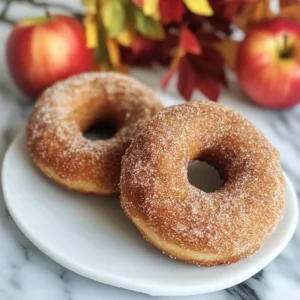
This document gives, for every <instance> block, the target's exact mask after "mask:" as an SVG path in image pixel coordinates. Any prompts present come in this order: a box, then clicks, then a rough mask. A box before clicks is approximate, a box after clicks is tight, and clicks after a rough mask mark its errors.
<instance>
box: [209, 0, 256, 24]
mask: <svg viewBox="0 0 300 300" xmlns="http://www.w3.org/2000/svg"><path fill="white" fill-rule="evenodd" d="M257 1H259V0H238V1H237V0H211V1H210V5H211V7H212V9H213V10H214V12H215V13H216V14H219V15H221V16H223V17H224V18H225V19H227V20H230V21H232V20H233V17H235V16H236V15H237V14H238V13H239V12H240V11H241V10H242V8H243V7H244V5H245V4H246V3H254V2H257Z"/></svg>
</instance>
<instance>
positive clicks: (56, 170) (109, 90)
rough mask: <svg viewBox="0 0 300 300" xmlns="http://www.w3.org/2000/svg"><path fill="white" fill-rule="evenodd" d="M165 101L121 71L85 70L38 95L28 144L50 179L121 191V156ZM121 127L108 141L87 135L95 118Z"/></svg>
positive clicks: (81, 188)
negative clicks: (161, 101) (87, 71)
mask: <svg viewBox="0 0 300 300" xmlns="http://www.w3.org/2000/svg"><path fill="white" fill-rule="evenodd" d="M161 108H162V104H161V103H160V101H159V99H158V98H157V97H156V96H155V94H154V92H153V91H152V90H151V89H149V88H148V87H146V86H145V85H143V84H142V83H140V82H138V81H137V80H134V79H132V78H130V77H128V76H125V75H121V74H118V73H96V72H91V73H85V74H81V75H76V76H73V77H71V78H69V79H67V80H65V81H62V82H59V83H57V84H55V85H54V86H52V87H51V88H49V89H47V90H46V91H45V92H44V93H43V94H42V95H41V97H40V98H39V99H38V101H37V103H36V106H35V110H34V112H33V113H32V115H31V117H30V120H29V123H28V127H27V146H28V149H29V152H30V154H31V156H32V158H33V160H34V162H35V163H36V164H37V166H39V167H40V169H41V170H42V171H43V172H44V173H45V174H46V175H47V176H48V177H50V178H52V179H53V180H55V181H56V182H58V183H59V184H61V185H62V186H65V187H67V188H68V189H70V190H74V191H77V192H81V193H90V194H97V195H114V194H117V193H118V192H119V187H118V183H119V177H120V167H121V158H122V156H123V154H124V153H125V150H126V148H127V147H128V146H129V144H130V142H131V139H132V138H133V136H134V134H135V132H136V131H137V130H138V129H139V128H140V126H141V125H142V124H143V123H144V122H145V121H147V120H148V119H149V118H151V117H152V116H154V115H155V114H156V113H157V112H158V111H159V110H160V109H161ZM108 119H109V121H111V122H113V123H114V124H115V126H116V127H117V128H118V131H117V132H116V134H115V135H114V137H112V138H110V139H108V140H97V141H90V140H88V139H86V138H85V137H84V136H83V132H84V131H85V130H87V129H88V128H89V127H90V126H91V125H93V124H94V123H95V122H99V121H106V120H108Z"/></svg>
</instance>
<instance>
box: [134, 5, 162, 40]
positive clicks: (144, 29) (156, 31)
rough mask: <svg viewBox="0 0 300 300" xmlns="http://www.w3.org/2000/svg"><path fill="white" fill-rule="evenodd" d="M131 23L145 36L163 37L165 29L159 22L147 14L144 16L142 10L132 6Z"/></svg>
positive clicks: (155, 38)
mask: <svg viewBox="0 0 300 300" xmlns="http://www.w3.org/2000/svg"><path fill="white" fill-rule="evenodd" d="M132 14H133V24H134V27H135V28H136V30H137V31H138V32H139V33H140V34H142V35H144V36H145V37H148V38H151V39H154V40H161V39H163V38H165V31H164V29H163V27H162V25H161V23H160V22H159V21H157V20H155V19H153V18H151V17H149V16H145V15H144V14H143V12H142V10H141V9H140V8H138V7H136V6H134V5H133V6H132Z"/></svg>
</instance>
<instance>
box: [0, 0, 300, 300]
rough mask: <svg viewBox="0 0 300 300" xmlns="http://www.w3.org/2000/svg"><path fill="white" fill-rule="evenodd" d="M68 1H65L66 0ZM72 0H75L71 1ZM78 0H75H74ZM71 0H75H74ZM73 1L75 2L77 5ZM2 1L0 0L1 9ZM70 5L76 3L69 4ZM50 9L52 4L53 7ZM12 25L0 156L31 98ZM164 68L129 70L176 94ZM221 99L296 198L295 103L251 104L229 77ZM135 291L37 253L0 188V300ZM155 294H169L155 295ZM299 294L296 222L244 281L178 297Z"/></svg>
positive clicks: (21, 13) (0, 37)
mask: <svg viewBox="0 0 300 300" xmlns="http://www.w3.org/2000/svg"><path fill="white" fill-rule="evenodd" d="M69 2H70V1H69ZM76 2H77V1H76ZM78 2H79V1H78ZM73 3H74V2H73ZM77 5H78V4H77ZM2 7H3V2H2V3H1V2H0V10H1V8H2ZM72 9H74V10H76V9H80V7H79V6H78V7H74V6H72ZM53 11H55V9H54V10H53ZM9 13H10V14H9V17H11V18H15V19H18V18H24V17H26V16H27V15H28V16H30V15H34V14H37V15H38V14H40V13H41V9H37V8H32V7H28V5H25V4H20V3H17V4H13V5H12V7H11V8H10V12H9ZM10 30H11V25H9V24H6V23H3V22H2V23H0V74H1V75H0V160H1V164H2V159H3V156H4V153H5V151H6V149H7V147H8V145H9V144H10V142H11V141H12V140H13V138H14V137H15V136H16V134H17V133H18V132H19V131H20V130H21V129H22V128H23V127H24V126H25V124H26V121H27V118H28V115H29V114H30V111H31V110H32V107H33V103H32V102H31V101H30V100H28V99H26V97H25V96H24V95H22V94H21V93H20V92H19V91H18V90H17V88H16V87H15V86H14V84H13V82H12V80H11V78H10V77H9V74H8V70H7V66H6V63H5V55H4V50H5V42H6V38H7V36H8V34H9V32H10ZM164 72H165V71H164V70H162V69H160V68H157V67H155V68H154V69H153V70H152V71H150V72H149V71H146V70H134V71H133V75H134V76H138V77H139V79H140V80H142V81H144V82H145V83H147V84H148V85H150V86H152V87H153V88H154V89H155V90H157V91H158V93H159V95H163V96H164V97H177V96H178V95H177V94H176V93H175V91H174V90H173V89H169V90H168V92H167V94H163V93H162V92H161V91H160V90H159V86H160V79H161V78H162V76H163V74H164ZM220 103H223V104H225V105H228V106H230V107H232V108H234V109H236V110H238V111H239V112H240V113H241V114H243V115H245V116H246V117H248V118H249V119H250V120H252V121H253V122H254V123H256V124H257V126H258V127H260V128H261V129H262V130H263V131H264V133H265V134H266V135H267V137H268V138H269V139H270V141H271V142H272V143H273V144H274V146H276V147H277V148H278V149H279V151H280V153H281V161H282V167H283V169H284V171H285V172H286V173H287V174H288V176H289V177H290V179H291V180H292V182H293V184H294V187H295V189H296V192H297V195H298V198H299V197H300V139H299V136H300V105H299V106H298V107H295V108H294V109H291V110H285V111H272V110H265V109H262V108H260V107H257V106H255V105H254V104H252V103H250V102H249V101H248V100H247V99H246V97H245V96H244V95H243V93H242V91H241V90H240V88H239V87H238V85H237V84H236V81H235V79H234V78H232V80H231V84H230V89H229V90H224V91H223V92H222V95H221V99H220ZM150 298H151V296H148V295H144V294H139V293H135V292H131V291H127V290H123V289H118V288H115V287H112V286H108V285H104V284H101V283H97V282H94V281H92V280H89V279H86V278H84V277H81V276H79V275H77V274H75V273H73V272H71V271H68V270H67V269H65V268H63V267H61V266H60V265H58V264H57V263H55V262H53V261H52V260H51V259H50V258H48V257H47V256H46V255H44V254H43V253H42V252H40V251H39V250H38V249H37V248H36V247H35V246H34V245H33V244H32V243H31V242H30V241H29V240H28V239H27V238H26V237H25V236H24V235H23V234H22V232H21V231H20V230H19V229H18V227H17V226H16V224H15V223H14V222H13V220H12V219H11V217H10V215H9V213H8V212H7V210H6V207H5V204H4V200H3V196H2V191H1V192H0V300H96V299H97V300H99V299H106V300H111V299H120V300H125V299H136V300H144V299H150ZM157 298H158V299H171V298H168V297H157ZM299 298H300V226H298V228H297V230H296V233H295V235H294V237H293V239H292V241H291V242H290V244H289V245H288V246H287V247H286V249H285V250H284V251H283V252H282V253H281V254H280V256H278V257H277V258H276V259H275V260H274V261H273V262H272V263H271V264H269V265H268V266H267V267H266V268H265V269H263V270H262V271H261V272H259V273H258V274H256V275H255V276H253V277H252V278H250V279H248V280H247V281H245V282H243V283H241V284H239V285H237V286H234V287H232V288H229V289H227V290H223V291H219V292H215V293H211V294H206V295H196V296H190V297H178V298H176V299H178V300H179V299H180V300H196V299H197V300H210V299H214V300H233V299H236V300H242V299H250V300H256V299H262V300H269V299H270V300H271V299H272V300H281V299H299Z"/></svg>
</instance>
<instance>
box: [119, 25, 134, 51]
mask: <svg viewBox="0 0 300 300" xmlns="http://www.w3.org/2000/svg"><path fill="white" fill-rule="evenodd" d="M135 37H136V32H135V30H134V29H133V28H132V27H131V26H127V27H126V28H124V29H123V30H122V31H121V32H120V33H119V34H118V35H117V36H116V39H117V41H118V42H119V44H120V45H122V46H124V47H130V46H131V45H132V43H133V41H134V39H135Z"/></svg>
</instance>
